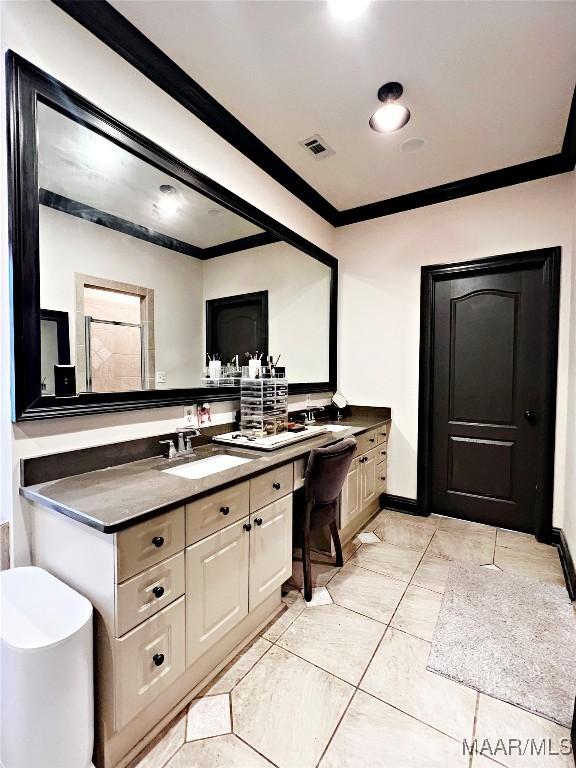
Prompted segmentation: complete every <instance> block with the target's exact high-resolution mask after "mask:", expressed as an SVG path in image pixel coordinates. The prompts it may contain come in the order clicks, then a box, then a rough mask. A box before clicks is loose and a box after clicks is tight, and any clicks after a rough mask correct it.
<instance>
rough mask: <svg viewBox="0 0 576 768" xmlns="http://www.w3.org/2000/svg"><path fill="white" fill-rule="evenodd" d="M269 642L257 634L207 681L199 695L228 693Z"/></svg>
mask: <svg viewBox="0 0 576 768" xmlns="http://www.w3.org/2000/svg"><path fill="white" fill-rule="evenodd" d="M270 646H271V643H270V642H269V641H268V640H266V639H265V638H263V637H260V636H259V635H257V636H256V637H255V638H254V640H252V642H251V643H249V644H248V645H247V646H246V648H244V649H243V650H242V651H241V652H240V653H239V654H238V656H236V658H235V659H233V660H232V661H231V662H230V664H228V665H227V666H226V667H224V669H223V670H222V671H221V672H220V673H219V674H218V675H217V676H216V677H215V678H214V680H212V682H210V683H208V685H207V686H206V688H204V690H203V691H202V693H201V694H200V695H201V696H215V695H217V694H219V693H230V691H231V690H232V688H234V686H235V685H236V684H237V683H239V682H240V680H242V678H243V677H244V675H246V674H247V673H248V672H250V670H251V669H252V667H253V666H254V664H256V662H257V661H258V660H259V659H260V658H261V657H262V656H263V655H264V654H265V653H266V651H267V650H268V649H269V648H270Z"/></svg>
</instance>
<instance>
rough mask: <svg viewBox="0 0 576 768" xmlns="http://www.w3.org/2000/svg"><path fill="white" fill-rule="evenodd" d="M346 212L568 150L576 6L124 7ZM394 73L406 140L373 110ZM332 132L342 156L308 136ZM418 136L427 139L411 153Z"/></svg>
mask: <svg viewBox="0 0 576 768" xmlns="http://www.w3.org/2000/svg"><path fill="white" fill-rule="evenodd" d="M112 5H113V6H114V7H115V8H116V9H117V10H118V11H119V12H121V13H122V14H123V15H124V16H125V17H126V18H127V19H128V20H129V21H131V22H132V23H133V24H134V25H135V26H136V27H138V29H140V30H141V31H142V32H143V33H144V34H145V35H146V36H147V37H148V38H149V39H150V40H152V41H153V42H154V43H155V44H156V45H158V46H159V47H160V48H161V49H162V50H163V51H164V52H165V53H166V54H168V56H170V58H172V59H173V60H174V61H175V62H176V63H177V64H178V65H179V66H180V67H181V68H182V69H183V70H184V71H185V72H187V74H188V75H190V77H192V78H193V79H194V80H196V81H197V82H198V83H199V84H200V85H201V86H202V87H204V88H205V89H206V90H207V91H208V92H209V93H210V94H211V95H212V96H214V97H215V98H216V99H217V100H218V101H219V102H220V103H221V104H222V105H223V106H224V107H225V108H226V109H228V110H229V111H230V112H231V113H232V114H233V115H234V116H235V117H236V118H238V119H239V120H240V121H241V122H242V123H243V124H244V125H245V126H246V127H247V128H248V129H250V130H251V131H252V132H253V133H254V134H255V135H256V136H257V137H258V138H259V139H261V140H262V141H263V142H264V143H265V144H266V145H267V146H268V147H269V148H270V149H271V150H273V151H274V152H275V153H276V154H277V155H278V156H279V157H280V158H281V159H282V160H284V161H285V162H286V163H287V164H288V165H289V166H290V167H291V168H292V169H293V170H294V171H296V172H297V173H298V174H299V175H300V176H301V177H302V178H303V179H305V180H306V181H307V182H308V183H309V184H310V185H311V186H312V187H313V188H314V189H315V190H316V191H317V192H319V193H320V194H321V195H322V196H323V197H324V198H326V199H327V200H328V201H329V202H330V203H332V204H333V205H334V206H335V207H336V208H337V209H338V210H344V209H348V208H353V207H356V206H359V205H364V204H367V203H372V202H375V201H378V200H385V199H389V198H393V197H396V196H398V195H403V194H407V193H411V192H416V191H419V190H422V189H427V188H429V187H434V186H437V185H440V184H445V183H448V182H452V181H457V180H460V179H463V178H467V177H470V176H475V175H478V174H481V173H486V172H489V171H494V170H498V169H501V168H506V167H509V166H512V165H516V164H518V163H523V162H526V161H530V160H535V159H538V158H542V157H546V156H548V155H553V154H556V153H558V152H560V150H561V148H562V141H563V138H564V132H565V128H566V123H567V119H568V113H569V110H570V104H571V99H572V95H573V92H574V85H575V78H576V45H575V44H574V40H576V2H572V1H565V2H556V0H540V1H538V2H532V1H530V0H526V1H524V2H517V0H497V1H496V2H492V1H491V0H486V2H473V1H470V0H466V1H463V0H456V1H449V2H437V1H436V0H426V1H424V2H411V1H409V0H400V1H398V0H386V1H384V0H380V1H377V0H373V1H372V3H371V4H370V6H369V8H368V10H367V11H366V12H365V13H364V14H363V15H362V16H361V17H360V18H358V19H356V20H354V21H349V22H342V21H338V20H336V19H335V18H333V17H332V16H331V14H330V12H329V11H328V8H327V5H326V3H325V2H324V0H308V1H303V0H302V1H301V0H275V1H274V2H272V1H271V0H251V1H250V2H248V1H243V0H147V2H133V1H132V0H112ZM389 80H398V81H400V82H401V83H402V84H403V86H404V96H403V98H402V103H404V104H405V105H406V106H408V107H409V108H410V110H411V112H412V119H411V121H410V122H409V123H408V125H407V126H406V127H405V128H403V129H402V130H400V131H398V132H397V133H393V134H387V135H386V134H377V133H375V132H373V131H372V130H371V129H370V128H369V127H368V119H369V117H370V115H371V114H372V112H374V111H375V109H376V108H377V107H378V105H379V102H378V100H377V97H376V92H377V90H378V88H379V86H380V85H382V84H383V83H385V82H387V81H389ZM316 133H318V134H320V135H321V136H322V137H323V138H324V139H325V141H326V142H327V143H328V144H329V145H330V146H331V147H332V148H333V149H334V150H335V154H334V155H332V156H331V157H327V158H325V159H323V160H315V159H314V158H313V157H311V156H309V155H308V154H307V153H306V152H305V151H304V150H303V149H302V147H301V146H300V145H299V143H298V142H299V141H301V140H303V139H306V138H308V137H309V136H311V135H312V134H316ZM411 138H422V139H424V141H425V144H424V145H423V146H422V147H421V148H420V149H419V150H418V151H413V152H404V151H402V149H401V145H402V143H403V142H404V141H406V140H407V139H411Z"/></svg>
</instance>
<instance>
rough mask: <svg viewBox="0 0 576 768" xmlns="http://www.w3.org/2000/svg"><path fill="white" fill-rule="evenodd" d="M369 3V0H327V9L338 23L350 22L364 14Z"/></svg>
mask: <svg viewBox="0 0 576 768" xmlns="http://www.w3.org/2000/svg"><path fill="white" fill-rule="evenodd" d="M369 3H370V0H328V8H329V9H330V11H331V13H332V16H334V17H335V18H337V19H340V21H352V20H353V19H357V18H358V16H361V15H362V14H363V13H364V11H365V10H366V8H368V5H369Z"/></svg>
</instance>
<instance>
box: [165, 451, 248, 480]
mask: <svg viewBox="0 0 576 768" xmlns="http://www.w3.org/2000/svg"><path fill="white" fill-rule="evenodd" d="M247 461H252V459H245V458H242V457H241V456H228V455H226V454H224V455H222V456H209V457H208V458H207V459H198V460H197V461H191V462H190V463H189V464H183V465H182V466H180V467H172V468H171V469H163V470H162V471H163V472H165V473H166V474H167V475H178V477H187V478H188V479H189V480H199V479H200V478H201V477H208V475H215V474H216V472H223V471H224V470H226V469H232V467H238V466H240V464H246V462H247Z"/></svg>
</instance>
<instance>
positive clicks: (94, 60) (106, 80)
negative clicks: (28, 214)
mask: <svg viewBox="0 0 576 768" xmlns="http://www.w3.org/2000/svg"><path fill="white" fill-rule="evenodd" d="M0 13H1V14H2V16H1V18H0V22H1V23H0V29H1V35H2V52H4V50H6V49H7V48H10V49H12V50H14V51H16V52H17V53H19V54H20V55H22V56H23V57H24V58H26V59H28V60H29V61H31V62H32V63H34V64H36V65H37V66H39V67H40V68H42V69H43V70H45V71H46V72H49V73H50V74H51V75H53V76H54V77H56V78H58V79H59V80H61V81H63V82H64V83H66V85H68V86H70V87H71V88H73V89H74V90H76V91H78V92H79V93H81V94H82V95H83V96H85V97H86V98H87V99H89V100H90V101H92V102H94V103H95V104H97V105H98V106H99V107H101V108H102V109H104V110H105V111H107V112H109V113H110V114H112V115H114V116H115V117H116V118H118V119H119V120H121V121H122V122H124V123H126V124H127V125H129V126H130V127H132V128H134V129H136V130H137V131H139V132H141V133H143V134H144V135H146V136H148V137H149V138H151V139H152V140H153V141H155V142H157V143H158V144H160V145H161V146H163V147H165V148H166V149H167V150H168V151H169V152H171V153H172V154H174V155H175V156H176V157H178V158H180V159H181V160H183V161H184V162H185V163H187V164H188V165H190V166H192V167H193V168H195V169H197V170H198V171H201V172H202V173H204V174H206V175H207V176H209V177H211V178H212V179H214V180H215V181H217V182H219V183H220V184H222V185H223V186H225V187H227V188H228V189H230V190H231V191H233V192H235V193H236V194H237V195H239V196H240V197H242V198H244V199H245V200H247V201H249V202H250V203H252V204H253V205H255V206H257V207H258V208H260V209H261V210H263V211H265V212H266V213H268V214H269V215H270V216H272V217H274V218H275V219H277V220H278V221H280V222H282V223H283V224H286V225H287V226H288V227H290V228H291V229H293V230H295V231H296V232H298V233H299V234H300V235H302V236H304V237H306V238H307V239H309V240H311V241H312V242H314V243H315V244H316V245H318V246H320V247H321V248H324V249H325V250H327V251H331V250H332V242H333V236H334V233H333V229H332V227H331V226H330V225H329V224H328V223H327V222H325V221H324V220H323V219H321V218H320V217H319V216H317V215H316V214H315V213H313V212H312V211H311V210H310V209H309V208H307V207H306V206H305V205H304V204H303V203H301V202H300V201H299V200H298V199H296V198H295V197H294V196H293V195H291V194H290V193H289V192H288V191H287V190H285V189H284V188H283V187H282V186H281V185H280V184H278V183H277V182H275V181H274V180H273V179H271V178H270V177H269V176H268V175H267V174H266V173H265V172H264V171H262V170H261V169H260V168H258V167H257V166H256V165H254V164H253V163H252V162H251V161H250V160H248V159H247V158H246V157H244V156H243V155H242V154H241V153H240V152H238V151H237V150H235V149H234V148H233V147H232V146H231V145H229V144H228V143H227V142H225V141H224V140H223V139H221V138H220V137H219V136H217V135H216V134H215V133H214V132H213V131H211V130H210V129H209V128H208V127H207V126H206V125H204V124H203V123H202V122H201V121H200V120H198V119H197V118H195V117H194V116H193V115H191V114H190V113H189V112H188V111H187V110H185V109H184V108H183V107H182V106H180V105H179V104H178V103H177V102H176V101H174V100H173V99H171V98H170V97H169V96H168V95H167V94H165V93H164V92H163V91H161V90H160V89H159V88H157V87H156V86H155V85H154V84H153V83H152V82H150V81H149V80H147V79H146V78H145V77H144V76H143V75H141V74H140V73H139V72H137V71H136V69H134V68H133V67H132V66H130V65H129V64H128V63H127V62H125V61H124V60H123V59H121V58H120V57H119V56H117V55H116V54H115V53H113V52H112V51H111V50H110V49H109V48H108V47H107V46H106V45H104V44H103V43H101V42H100V41H99V40H97V39H96V38H95V37H94V36H93V35H91V34H90V33H89V32H87V31H86V30H84V29H83V28H82V27H81V26H80V25H78V24H77V23H76V22H74V21H73V20H72V19H71V18H70V17H69V16H67V15H66V14H65V13H64V12H63V11H61V10H60V9H59V8H57V7H56V6H55V5H53V4H52V3H49V2H17V1H16V2H11V1H8V2H3V3H1V4H0ZM2 82H4V81H2ZM1 111H2V112H3V110H1ZM2 119H3V118H2ZM0 141H2V142H5V131H4V130H3V131H2V136H1V138H0ZM0 149H1V154H2V155H3V156H4V155H5V151H6V150H5V144H4V143H3V144H2V146H1V147H0ZM0 181H1V182H2V183H1V187H2V191H4V189H5V188H6V176H5V167H4V171H3V177H2V179H1V180H0ZM2 214H3V215H2V243H1V247H2V255H3V258H2V264H3V272H5V269H6V268H5V264H6V262H7V255H6V254H7V235H6V224H5V222H6V206H5V205H4V206H3V211H2ZM7 304H8V284H7V281H6V279H5V275H4V281H3V285H2V296H1V297H0V307H2V312H3V314H5V311H4V308H5V307H6V306H7ZM4 319H5V318H4ZM8 339H9V334H8V327H7V325H6V323H5V322H4V323H3V324H2V339H1V345H2V361H3V364H2V366H0V367H1V369H2V371H3V372H4V371H5V369H6V365H4V362H5V361H6V360H7V359H8V358H9V355H7V350H6V345H7V343H8ZM2 379H3V381H4V382H5V380H6V379H5V375H4V373H3V375H2ZM4 391H5V390H4ZM7 403H8V401H7V398H6V397H4V399H3V409H2V414H3V423H2V426H3V431H4V434H6V429H9V424H7V423H6V422H7V419H6V416H7ZM228 408H231V406H228ZM181 419H182V412H181V410H180V409H173V408H166V409H158V410H152V411H151V410H144V411H141V412H134V413H129V414H112V415H102V416H97V417H96V416H95V417H76V418H69V419H58V420H53V421H52V420H50V421H44V422H31V423H20V424H18V425H15V426H14V427H13V439H12V440H11V443H10V445H9V446H7V447H8V448H9V451H10V452H11V454H12V458H11V460H8V461H5V458H6V457H5V456H4V454H3V456H2V459H3V460H2V468H1V471H2V473H3V481H4V484H3V487H4V488H5V487H6V483H8V484H9V486H10V488H11V493H10V492H9V493H8V494H7V495H6V499H7V500H8V497H9V496H10V495H11V497H12V498H11V502H12V504H11V506H12V508H13V509H12V511H10V510H8V514H7V515H6V516H7V517H9V516H10V515H12V526H11V535H12V554H13V560H14V562H15V563H16V564H22V563H25V562H26V561H27V559H28V557H29V536H28V531H27V511H26V506H25V504H24V503H23V502H22V503H21V500H20V497H19V495H18V487H19V460H20V458H23V457H25V456H33V455H41V454H45V453H52V452H55V451H63V450H67V449H70V448H81V447H87V446H92V445H101V444H104V443H107V442H111V441H114V440H122V439H130V438H133V437H140V436H145V435H153V434H158V433H160V432H162V431H169V430H170V429H173V428H174V426H176V425H177V424H178V423H179V422H180V421H181ZM3 441H4V444H5V445H6V444H7V441H6V440H5V437H3ZM8 503H10V502H8ZM4 514H5V513H4Z"/></svg>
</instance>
